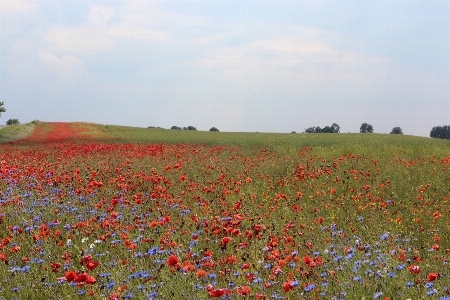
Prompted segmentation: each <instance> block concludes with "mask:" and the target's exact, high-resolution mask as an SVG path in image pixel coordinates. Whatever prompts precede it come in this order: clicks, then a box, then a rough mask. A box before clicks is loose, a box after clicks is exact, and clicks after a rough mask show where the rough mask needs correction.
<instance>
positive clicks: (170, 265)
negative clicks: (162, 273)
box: [167, 255, 178, 267]
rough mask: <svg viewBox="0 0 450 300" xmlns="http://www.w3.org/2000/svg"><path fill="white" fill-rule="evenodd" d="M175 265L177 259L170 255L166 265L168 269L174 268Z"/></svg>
mask: <svg viewBox="0 0 450 300" xmlns="http://www.w3.org/2000/svg"><path fill="white" fill-rule="evenodd" d="M177 263H178V257H176V256H175V255H171V256H169V258H168V259H167V265H169V267H174V266H175V265H176V264H177Z"/></svg>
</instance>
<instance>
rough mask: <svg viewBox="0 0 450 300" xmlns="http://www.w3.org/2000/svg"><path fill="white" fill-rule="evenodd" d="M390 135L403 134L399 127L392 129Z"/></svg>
mask: <svg viewBox="0 0 450 300" xmlns="http://www.w3.org/2000/svg"><path fill="white" fill-rule="evenodd" d="M391 134H403V130H402V129H401V128H400V127H394V128H392V130H391Z"/></svg>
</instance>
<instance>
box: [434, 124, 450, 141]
mask: <svg viewBox="0 0 450 300" xmlns="http://www.w3.org/2000/svg"><path fill="white" fill-rule="evenodd" d="M430 137H432V138H436V139H447V140H450V125H444V126H435V127H433V128H432V129H431V132H430Z"/></svg>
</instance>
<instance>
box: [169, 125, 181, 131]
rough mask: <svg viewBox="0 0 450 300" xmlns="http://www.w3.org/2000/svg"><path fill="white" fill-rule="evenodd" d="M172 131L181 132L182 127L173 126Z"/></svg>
mask: <svg viewBox="0 0 450 300" xmlns="http://www.w3.org/2000/svg"><path fill="white" fill-rule="evenodd" d="M170 129H173V130H181V127H178V126H172V127H171V128H170Z"/></svg>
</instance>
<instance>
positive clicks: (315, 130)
mask: <svg viewBox="0 0 450 300" xmlns="http://www.w3.org/2000/svg"><path fill="white" fill-rule="evenodd" d="M340 129H341V127H339V125H338V124H336V123H333V124H332V125H331V126H325V127H324V128H320V126H316V127H314V126H313V127H309V128H306V129H305V133H339V131H340Z"/></svg>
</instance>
